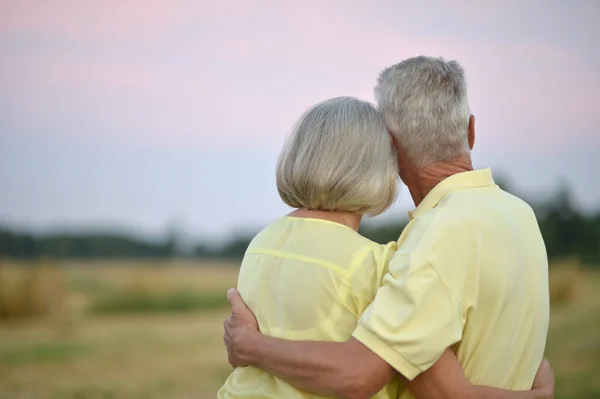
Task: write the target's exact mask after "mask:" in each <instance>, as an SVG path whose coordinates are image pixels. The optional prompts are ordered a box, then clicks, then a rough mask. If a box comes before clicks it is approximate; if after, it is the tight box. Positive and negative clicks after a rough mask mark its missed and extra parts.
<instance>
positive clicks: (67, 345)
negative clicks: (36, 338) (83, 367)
mask: <svg viewBox="0 0 600 399" xmlns="http://www.w3.org/2000/svg"><path fill="white" fill-rule="evenodd" d="M90 350H91V348H89V347H87V346H86V345H83V344H81V343H78V342H70V341H56V342H40V343H36V344H31V345H26V346H10V347H6V348H1V349H0V364H2V365H4V366H17V365H24V364H35V363H47V362H60V361H72V360H74V359H76V358H79V357H83V356H86V355H87V354H88V353H89V352H90Z"/></svg>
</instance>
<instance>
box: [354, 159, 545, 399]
mask: <svg viewBox="0 0 600 399" xmlns="http://www.w3.org/2000/svg"><path fill="white" fill-rule="evenodd" d="M410 216H411V217H410V219H411V220H410V222H409V224H408V226H407V227H406V229H405V230H404V231H403V232H402V235H401V236H400V239H399V240H398V250H397V251H396V253H395V255H394V256H393V258H392V260H391V261H390V264H389V271H388V273H387V274H386V275H385V277H384V279H383V285H382V287H381V288H380V289H379V291H377V295H376V297H375V300H374V301H373V303H371V305H370V306H369V307H368V308H367V310H366V311H365V312H364V313H363V315H362V317H361V318H360V321H359V325H358V326H357V328H356V330H355V331H354V333H353V336H354V337H355V338H356V339H358V340H359V341H361V342H362V343H363V344H365V345H366V346H367V347H369V348H370V349H371V350H373V351H374V352H375V353H377V354H378V355H379V356H380V357H381V358H383V359H385V360H386V361H387V362H388V363H389V364H390V365H391V366H392V367H394V368H395V369H396V370H398V371H399V372H400V373H401V374H402V375H404V376H405V377H407V378H408V379H411V380H412V379H413V378H415V377H416V376H417V375H418V374H420V373H422V372H423V371H425V370H427V369H428V368H429V367H431V366H432V365H433V364H434V363H435V362H436V361H437V360H438V359H439V357H440V356H441V355H442V353H443V351H444V350H445V349H446V348H448V347H454V348H455V349H456V351H457V356H458V360H459V362H460V363H461V365H462V366H463V368H464V370H465V373H466V376H467V378H468V379H469V381H471V382H472V383H473V384H478V385H490V386H496V387H502V388H506V389H513V390H514V389H530V388H531V384H532V382H533V379H534V376H535V373H536V371H537V369H538V366H539V364H540V362H541V360H542V355H543V353H544V347H545V344H546V333H547V329H548V321H549V294H548V262H547V257H546V249H545V246H544V242H543V240H542V236H541V234H540V230H539V227H538V224H537V221H536V218H535V215H534V214H533V211H532V210H531V208H530V207H529V206H528V205H527V204H526V203H525V202H523V201H522V200H520V199H519V198H517V197H515V196H513V195H511V194H509V193H507V192H505V191H503V190H501V189H500V188H499V187H498V186H497V185H496V184H495V183H494V181H493V179H492V174H491V171H490V170H489V169H485V170H478V171H470V172H464V173H459V174H456V175H453V176H450V177H448V178H447V179H445V180H443V181H442V182H441V183H439V184H438V185H437V186H436V187H434V189H433V190H432V191H431V192H430V193H429V194H428V195H427V196H426V197H425V199H424V200H423V201H422V202H421V203H420V204H419V206H418V207H417V208H416V210H415V211H414V212H412V214H411V215H410ZM402 397H403V398H404V397H407V398H408V397H411V396H410V394H409V393H408V392H406V393H405V394H404V395H403V396H402Z"/></svg>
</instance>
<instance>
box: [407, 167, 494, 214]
mask: <svg viewBox="0 0 600 399" xmlns="http://www.w3.org/2000/svg"><path fill="white" fill-rule="evenodd" d="M494 184H496V183H495V182H494V178H493V177H492V170H491V169H490V168H486V169H480V170H470V171H468V172H461V173H457V174H455V175H452V176H450V177H447V178H445V179H444V180H442V181H441V182H439V183H438V184H437V185H436V186H435V187H434V188H433V189H432V190H431V191H430V192H429V193H428V194H427V195H426V196H425V198H423V201H421V203H420V204H419V206H417V207H416V208H415V210H414V211H412V212H408V218H409V220H413V219H414V218H416V217H419V216H421V215H423V214H425V213H426V212H428V211H430V210H432V209H433V208H435V206H436V205H437V204H439V202H440V201H441V200H442V199H443V198H444V197H445V196H446V194H448V193H449V192H450V191H453V190H456V189H462V188H474V187H486V186H491V185H494Z"/></svg>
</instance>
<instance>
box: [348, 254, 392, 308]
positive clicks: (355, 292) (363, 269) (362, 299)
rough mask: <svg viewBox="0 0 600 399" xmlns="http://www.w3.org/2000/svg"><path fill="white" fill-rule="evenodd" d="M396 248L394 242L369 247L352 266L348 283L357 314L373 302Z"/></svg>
mask: <svg viewBox="0 0 600 399" xmlns="http://www.w3.org/2000/svg"><path fill="white" fill-rule="evenodd" d="M396 248H397V244H396V242H390V243H388V244H385V245H378V246H375V247H373V248H370V249H369V251H368V252H366V254H364V255H363V256H361V257H360V258H359V260H358V262H357V264H356V265H355V266H354V268H353V270H352V277H351V281H350V285H351V286H352V300H353V307H354V309H355V311H356V314H357V315H361V314H362V313H363V312H364V311H365V309H366V308H367V306H369V304H370V303H371V302H373V299H374V298H375V293H376V292H377V290H378V289H379V288H380V287H381V284H382V281H383V277H384V276H385V274H386V273H387V271H388V264H389V262H390V259H391V258H392V256H393V255H394V251H395V250H396Z"/></svg>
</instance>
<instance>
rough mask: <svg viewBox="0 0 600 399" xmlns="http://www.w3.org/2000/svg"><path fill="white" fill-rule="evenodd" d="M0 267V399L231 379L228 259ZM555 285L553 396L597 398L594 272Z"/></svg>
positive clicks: (207, 394) (113, 394) (203, 387)
mask: <svg viewBox="0 0 600 399" xmlns="http://www.w3.org/2000/svg"><path fill="white" fill-rule="evenodd" d="M4 263H5V264H4V265H1V264H0V266H3V267H0V398H11V399H12V398H14V399H19V398H35V399H38V398H39V399H42V398H43V399H46V398H52V399H54V398H56V399H59V398H144V399H146V398H147V399H153V398H199V399H203V398H214V397H215V393H216V391H217V390H218V388H219V387H220V385H221V384H222V382H223V381H224V379H225V378H226V376H227V375H228V372H229V367H228V365H227V362H226V357H225V351H224V348H223V345H222V338H221V334H222V322H223V319H224V318H225V316H226V315H227V312H228V309H227V303H226V301H225V290H226V288H228V287H229V286H234V285H235V281H236V278H237V269H236V268H235V267H234V266H233V265H225V264H218V263H215V262H212V263H210V264H209V263H204V264H192V263H185V262H178V263H168V264H162V263H152V262H133V261H128V262H113V263H100V262H86V263H85V264H83V263H78V262H70V263H65V262H63V263H61V264H53V265H47V266H46V267H45V268H41V269H32V268H26V267H24V266H27V265H19V267H12V266H11V265H10V264H9V265H7V264H6V262H4ZM25 275H27V276H28V277H27V278H25V277H24V276H25ZM29 275H31V276H33V277H31V276H29ZM25 292H26V293H27V295H24V294H23V293H25ZM552 292H553V306H552V320H551V328H550V334H549V339H548V345H547V357H548V358H549V359H550V362H551V364H552V366H553V368H554V370H555V372H556V377H557V395H556V397H557V398H578V399H584V398H585V399H591V398H600V273H598V272H591V271H589V270H582V269H578V268H575V267H572V265H568V267H566V266H564V265H562V266H559V267H555V268H554V270H553V272H552ZM23 298H25V299H26V300H23ZM32 298H33V299H32ZM11 312H12V313H11ZM28 315H35V317H33V318H28V317H27V316H28Z"/></svg>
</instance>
